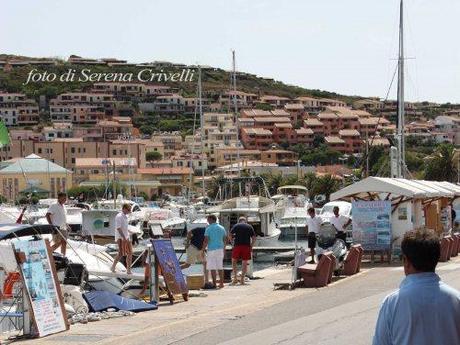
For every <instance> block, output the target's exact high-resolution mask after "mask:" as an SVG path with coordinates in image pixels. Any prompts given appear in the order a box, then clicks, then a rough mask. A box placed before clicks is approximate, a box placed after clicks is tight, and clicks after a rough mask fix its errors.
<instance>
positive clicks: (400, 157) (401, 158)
mask: <svg viewBox="0 0 460 345" xmlns="http://www.w3.org/2000/svg"><path fill="white" fill-rule="evenodd" d="M397 102H398V116H397V135H396V139H397V144H398V151H397V171H396V173H397V177H399V178H402V177H404V175H405V172H406V169H407V168H406V145H405V138H404V134H405V133H404V121H405V109H404V2H403V0H401V2H400V5H399V55H398V99H397Z"/></svg>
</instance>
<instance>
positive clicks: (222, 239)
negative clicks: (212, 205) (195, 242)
mask: <svg viewBox="0 0 460 345" xmlns="http://www.w3.org/2000/svg"><path fill="white" fill-rule="evenodd" d="M207 219H208V223H209V225H208V226H207V227H206V230H205V232H204V243H203V250H205V249H208V253H207V255H206V265H207V268H208V270H209V271H211V277H212V283H213V284H214V287H216V286H217V272H219V280H220V284H219V288H223V287H224V253H225V244H226V242H227V233H226V231H225V229H224V227H223V226H222V225H220V224H217V217H216V216H215V215H213V214H210V215H209V216H208V218H207Z"/></svg>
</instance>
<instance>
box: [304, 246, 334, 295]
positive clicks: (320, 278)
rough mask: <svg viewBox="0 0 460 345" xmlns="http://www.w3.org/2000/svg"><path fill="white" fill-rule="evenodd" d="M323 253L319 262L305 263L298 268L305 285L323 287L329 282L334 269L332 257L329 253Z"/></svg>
mask: <svg viewBox="0 0 460 345" xmlns="http://www.w3.org/2000/svg"><path fill="white" fill-rule="evenodd" d="M325 254H326V255H321V258H320V259H319V262H318V264H305V265H303V266H300V267H299V268H298V269H297V272H298V273H299V275H300V276H301V277H302V280H303V286H304V287H323V286H326V285H327V284H328V282H329V276H330V274H331V271H332V269H333V268H332V263H333V262H332V259H331V257H330V255H328V253H325Z"/></svg>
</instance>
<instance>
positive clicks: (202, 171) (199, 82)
mask: <svg viewBox="0 0 460 345" xmlns="http://www.w3.org/2000/svg"><path fill="white" fill-rule="evenodd" d="M198 109H199V112H200V127H201V188H202V194H203V196H205V195H206V190H205V183H204V120H203V100H202V85H201V66H200V65H198Z"/></svg>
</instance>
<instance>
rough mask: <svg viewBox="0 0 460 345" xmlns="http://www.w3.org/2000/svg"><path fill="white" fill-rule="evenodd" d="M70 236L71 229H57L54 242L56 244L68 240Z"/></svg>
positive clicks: (54, 233)
mask: <svg viewBox="0 0 460 345" xmlns="http://www.w3.org/2000/svg"><path fill="white" fill-rule="evenodd" d="M68 238H69V231H68V230H67V229H65V230H61V229H56V230H55V232H53V242H54V243H55V244H56V243H58V242H62V241H64V242H65V241H66V240H67V239H68Z"/></svg>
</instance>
